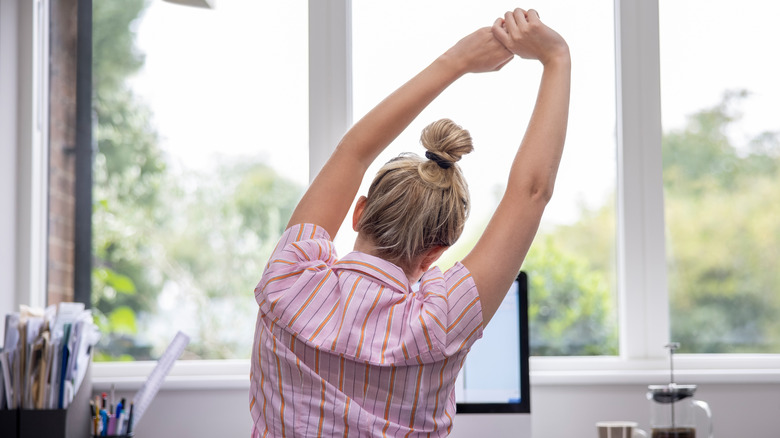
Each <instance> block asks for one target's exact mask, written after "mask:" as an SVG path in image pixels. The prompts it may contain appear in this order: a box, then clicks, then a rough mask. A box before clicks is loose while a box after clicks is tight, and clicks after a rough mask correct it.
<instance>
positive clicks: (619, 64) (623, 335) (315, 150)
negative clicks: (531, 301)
mask: <svg viewBox="0 0 780 438" xmlns="http://www.w3.org/2000/svg"><path fill="white" fill-rule="evenodd" d="M42 1H45V0H37V2H36V4H38V3H40V2H42ZM26 4H28V2H26V1H24V0H21V1H20V0H0V9H2V12H3V14H2V16H4V17H7V16H9V14H6V13H5V12H7V11H9V10H12V11H13V12H16V9H17V7H18V9H19V11H18V12H19V13H20V14H22V18H24V14H28V15H30V16H32V15H31V14H33V10H34V9H33V8H32V7H29V6H23V5H26ZM614 4H615V42H616V44H615V47H616V57H615V59H616V66H615V68H616V87H617V89H616V110H617V135H618V138H617V145H618V166H617V168H618V209H617V214H618V224H619V226H618V231H617V232H618V239H617V240H618V242H619V243H618V255H619V257H618V279H619V281H618V300H619V309H620V312H619V314H620V320H619V335H620V355H619V356H614V357H533V358H532V359H531V372H532V376H531V378H532V384H534V385H565V384H603V383H626V384H633V383H637V384H646V383H647V382H648V381H650V380H652V379H657V380H659V379H660V380H663V378H665V376H666V373H667V367H668V360H667V353H666V352H665V350H664V349H663V345H664V344H666V343H667V342H668V340H669V329H668V327H669V313H668V305H669V299H668V288H667V277H666V255H665V247H664V239H665V236H664V214H663V209H664V204H663V185H662V174H661V172H662V161H661V118H660V111H661V100H660V96H661V93H660V59H659V42H658V41H659V38H658V37H659V23H658V1H657V0H615V2H614ZM46 9H48V8H46ZM309 17H310V19H309V72H310V74H309V78H310V79H309V96H310V102H309V105H310V110H309V111H310V114H309V117H310V120H309V133H310V134H309V136H310V141H311V145H310V157H309V160H310V178H313V175H315V174H316V173H317V171H318V170H319V169H320V168H321V167H322V165H323V164H324V162H325V160H326V159H327V157H328V156H329V154H330V152H331V151H332V150H333V148H334V147H335V145H336V144H337V142H338V140H339V139H340V137H341V136H342V135H343V133H344V132H346V130H347V128H348V127H349V126H350V125H351V123H352V96H351V92H352V80H351V39H350V38H351V1H350V0H309ZM19 23H21V24H20V26H22V27H24V26H29V27H30V31H29V32H28V35H29V36H30V39H31V41H32V40H33V37H32V35H34V34H35V33H34V31H33V30H32V29H34V28H35V24H34V21H33V22H29V21H25V20H20V21H19ZM24 23H27V24H24ZM7 24H8V20H7V19H6V20H2V22H0V55H2V56H3V59H4V61H5V60H6V59H7V54H8V53H9V50H10V49H9V45H8V35H7V34H8V33H9V32H7V29H8V27H7ZM44 27H46V28H48V26H44ZM22 34H23V32H22V33H19V34H18V35H22ZM22 42H23V41H22ZM14 43H16V41H14ZM32 45H33V44H28V45H25V44H21V42H20V44H19V45H18V50H19V56H18V57H16V56H14V60H16V59H19V61H18V62H20V63H21V62H25V60H24V59H26V58H25V56H24V54H23V53H22V52H23V51H25V50H29V52H28V53H33V55H31V57H32V59H33V67H30V68H31V69H32V70H33V71H35V72H37V74H41V72H42V71H43V69H44V68H45V66H41V65H38V66H37V67H36V66H34V65H35V64H36V63H38V64H41V63H44V64H45V62H43V61H44V60H45V58H41V57H37V56H35V55H34V53H37V52H35V50H34V49H33V48H32ZM23 58H24V59H23ZM3 64H4V65H7V63H5V62H4V63H3ZM3 71H5V70H3ZM17 71H18V72H19V73H22V67H19V68H18V69H17ZM0 73H2V72H0ZM46 77H48V74H46ZM23 78H24V76H21V75H20V77H19V78H16V77H14V78H13V79H12V81H11V83H12V84H17V82H18V85H24V84H23V82H25V81H24V80H23ZM8 84H9V79H8V77H7V76H5V77H4V76H3V75H0V91H4V90H8V89H13V88H9V85H8ZM26 86H27V87H28V88H30V90H32V89H33V88H34V86H35V81H33V83H32V84H27V85H26ZM19 92H20V93H21V95H20V97H19V100H18V101H17V102H18V108H17V109H18V110H19V111H17V113H18V114H19V116H18V118H19V119H20V120H21V119H23V120H22V121H16V120H15V119H14V118H13V111H10V112H9V111H7V108H6V107H5V106H7V101H6V100H4V101H3V102H6V103H3V106H2V107H0V126H9V123H11V125H15V126H19V129H18V130H17V131H14V132H18V135H17V137H18V138H17V139H16V141H14V142H13V143H12V144H15V145H17V148H16V150H15V151H10V152H9V151H6V149H5V148H4V149H2V150H1V151H0V153H2V154H3V155H4V156H8V154H12V153H13V154H21V153H24V152H23V151H24V150H25V147H22V146H23V143H24V144H27V145H34V144H40V141H41V138H43V139H45V135H46V134H45V132H44V133H43V134H40V135H43V137H35V135H38V134H34V133H33V131H32V127H33V123H34V122H33V121H34V120H35V118H34V114H35V112H34V111H24V112H22V111H21V110H22V109H24V108H27V107H26V106H25V105H26V104H25V103H24V102H23V101H24V100H26V99H28V98H29V99H30V101H32V102H36V101H37V102H41V101H40V100H36V98H35V97H34V95H35V92H32V91H30V92H29V93H28V94H24V87H20V88H19ZM45 92H46V94H44V95H48V89H47V88H46V89H45ZM47 112H48V111H46V113H47ZM25 120H26V121H25ZM17 122H18V123H17ZM22 125H24V126H22ZM45 125H47V124H44V126H45ZM0 132H7V131H5V130H0ZM36 138H37V140H36ZM2 140H6V138H5V137H3V138H2ZM44 144H45V143H44ZM27 150H30V151H33V152H30V154H31V155H30V159H28V160H27V161H19V162H20V163H21V164H24V166H22V167H18V169H20V170H19V171H18V172H17V173H16V175H15V179H14V180H15V183H16V185H17V190H16V191H17V192H19V190H22V191H25V190H27V193H28V194H29V199H31V200H32V201H30V203H31V205H30V206H28V207H29V208H28V209H27V210H26V211H30V212H31V213H30V215H32V216H27V218H32V217H34V216H36V215H38V217H39V218H40V214H41V213H42V212H43V213H45V212H46V210H45V203H43V204H42V203H41V202H40V200H41V199H45V195H46V191H47V185H46V184H45V178H46V176H45V174H46V172H44V174H43V175H41V174H40V170H41V169H46V168H48V166H45V167H41V166H42V162H41V157H40V156H38V155H35V154H36V152H34V148H27ZM45 155H46V154H43V156H44V157H45ZM25 169H27V170H25ZM36 169H37V170H36ZM36 172H37V173H36ZM30 175H32V176H31V177H30V178H28V176H30ZM3 193H4V192H3ZM3 193H0V195H3V196H2V197H0V202H3V203H9V202H10V201H8V199H6V198H7V196H5V195H4V194H3ZM9 205H10V204H9ZM6 211H8V210H6ZM43 217H44V218H45V215H44V216H43ZM19 220H20V218H19V217H18V216H17V218H16V224H15V225H14V224H13V223H12V224H10V225H9V224H7V223H6V222H1V223H0V232H2V233H3V236H13V235H14V234H16V235H17V236H18V237H17V245H16V246H15V258H16V260H17V265H16V266H17V268H16V270H12V272H11V274H15V275H16V281H15V290H16V294H15V302H14V303H5V302H0V309H2V310H7V309H4V308H3V307H4V306H6V307H7V306H8V305H9V304H12V305H13V306H14V307H16V305H17V304H18V303H26V304H32V305H40V304H41V303H43V302H45V292H44V289H45V287H39V286H40V284H39V285H35V284H33V283H35V281H38V280H35V281H33V280H29V279H30V278H31V277H30V275H33V276H35V275H39V274H40V272H41V271H40V270H41V269H44V272H45V264H46V262H45V260H46V252H45V246H43V245H40V241H41V240H42V241H44V242H45V239H44V238H43V237H41V236H45V226H44V228H43V234H41V224H40V223H37V224H35V223H34V224H33V226H32V227H31V228H30V229H26V228H24V227H23V226H22V225H21V224H20V222H19ZM44 225H45V221H44ZM14 227H16V228H14ZM9 230H10V231H9ZM36 234H37V237H35V236H34V235H36ZM25 236H26V237H25ZM19 242H23V244H20V243H19ZM24 242H26V243H24ZM36 242H37V243H36ZM23 246H24V247H23ZM0 256H4V255H3V254H0ZM25 264H27V265H29V266H28V267H27V268H24V269H21V270H20V268H19V266H25ZM31 267H37V268H35V269H31ZM3 269H6V268H3ZM31 270H32V271H35V272H37V273H38V274H31V273H30V271H31ZM21 271H25V272H21ZM3 272H4V273H5V271H3ZM12 278H13V277H12ZM36 278H40V277H36ZM12 281H13V280H12ZM43 284H45V283H43ZM30 291H36V292H35V293H32V292H30ZM659 326H660V327H665V328H664V329H661V330H658V327H659ZM153 366H154V362H135V363H98V364H95V366H94V370H93V383H94V385H95V388H96V389H98V390H100V389H103V388H107V387H108V385H109V384H111V383H116V384H117V389H120V390H132V389H137V388H139V387H140V385H141V384H142V383H143V381H144V379H145V377H146V376H147V375H148V373H149V372H150V371H151V369H152V367H153ZM248 370H249V363H248V361H246V360H224V361H195V362H185V361H182V362H178V363H177V364H176V366H175V367H174V370H173V371H172V373H171V375H170V377H169V378H168V379H167V380H166V384H165V385H164V387H165V388H170V389H214V388H220V389H230V388H245V387H248V384H249V382H248V379H247V378H246V376H247V375H248ZM676 370H677V373H678V375H679V376H681V377H683V376H687V377H690V378H696V381H697V382H701V383H708V382H720V383H723V382H752V383H763V382H767V383H769V382H778V381H780V371H779V370H780V355H731V354H729V355H704V354H698V355H679V357H678V360H677V361H676Z"/></svg>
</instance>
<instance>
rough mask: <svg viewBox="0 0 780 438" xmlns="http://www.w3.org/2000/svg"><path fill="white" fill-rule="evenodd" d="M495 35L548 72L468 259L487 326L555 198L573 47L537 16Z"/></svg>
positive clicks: (518, 14)
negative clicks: (489, 215) (497, 199)
mask: <svg viewBox="0 0 780 438" xmlns="http://www.w3.org/2000/svg"><path fill="white" fill-rule="evenodd" d="M493 34H494V35H495V37H496V39H498V40H499V41H500V42H501V43H502V44H504V46H506V47H507V48H508V49H509V50H510V51H512V53H514V54H517V55H519V56H521V57H523V58H527V59H537V60H539V61H540V62H541V63H542V65H543V67H544V70H543V73H542V79H541V83H540V85H539V92H538V95H537V99H536V106H535V107H534V110H533V113H532V115H531V119H530V121H529V123H528V127H527V129H526V132H525V135H524V136H523V139H522V141H521V143H520V148H519V149H518V151H517V155H516V156H515V159H514V162H513V163H512V167H511V170H510V172H509V181H508V183H507V188H506V192H505V193H504V196H503V197H502V199H501V201H500V202H499V205H498V207H497V208H496V211H495V213H494V214H493V217H492V218H491V220H490V222H489V224H488V226H487V228H486V229H485V232H484V233H483V234H482V236H481V238H480V239H479V241H478V242H477V244H476V245H475V247H474V249H473V250H472V251H471V252H470V253H469V254H468V255H467V256H466V257H465V258H464V260H463V264H464V265H465V266H466V267H467V268H468V269H469V270H470V271H471V273H472V275H473V277H474V281H475V283H476V285H477V290H478V291H479V296H480V301H481V303H482V312H483V322H484V323H485V324H487V322H488V321H490V319H491V318H492V317H493V314H495V312H496V310H497V309H498V306H499V305H500V304H501V301H502V300H503V299H504V296H505V295H506V292H507V291H508V290H509V287H510V285H511V283H512V281H513V280H514V278H515V277H516V276H517V272H518V271H519V270H520V266H521V265H522V263H523V259H525V256H526V254H527V253H528V249H529V248H530V246H531V242H532V241H533V239H534V236H535V235H536V231H537V229H538V228H539V222H540V221H541V218H542V213H543V212H544V208H545V206H546V205H547V202H548V201H549V200H550V197H551V196H552V192H553V186H554V183H555V176H556V174H557V172H558V164H559V163H560V160H561V154H562V152H563V143H564V140H565V137H566V124H567V121H568V114H569V90H570V82H571V59H570V56H569V48H568V46H567V44H566V42H565V41H564V40H563V38H561V36H560V35H558V34H557V33H556V32H555V31H553V30H552V29H550V28H549V27H547V26H546V25H544V24H543V23H542V22H541V21H540V20H539V15H538V14H537V13H536V11H534V10H532V9H531V10H529V11H527V12H526V11H524V10H522V9H515V11H513V12H507V13H506V15H505V16H504V19H499V20H497V21H496V23H495V24H494V25H493Z"/></svg>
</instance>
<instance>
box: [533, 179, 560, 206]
mask: <svg viewBox="0 0 780 438" xmlns="http://www.w3.org/2000/svg"><path fill="white" fill-rule="evenodd" d="M553 189H554V187H553V184H552V183H549V184H540V185H535V186H531V188H530V189H529V194H528V196H529V197H530V198H531V200H532V201H533V202H535V203H540V204H544V205H547V203H548V202H550V199H552V195H553Z"/></svg>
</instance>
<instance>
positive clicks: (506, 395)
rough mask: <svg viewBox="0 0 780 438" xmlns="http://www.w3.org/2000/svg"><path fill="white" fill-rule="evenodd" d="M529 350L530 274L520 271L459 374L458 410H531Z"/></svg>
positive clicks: (456, 391)
mask: <svg viewBox="0 0 780 438" xmlns="http://www.w3.org/2000/svg"><path fill="white" fill-rule="evenodd" d="M528 354H529V353H528V277H527V276H526V274H525V273H524V272H520V275H518V277H517V279H516V280H515V281H514V282H513V283H512V287H511V288H510V290H509V292H508V293H507V294H506V297H505V298H504V301H503V302H502V303H501V306H500V307H499V308H498V310H497V311H496V314H495V315H494V316H493V319H491V320H490V323H489V324H488V325H487V327H486V328H485V330H484V332H483V336H482V339H480V340H478V341H477V342H476V343H475V344H474V346H472V347H471V352H470V353H469V354H468V356H466V361H465V362H464V364H463V368H462V369H461V370H460V373H459V374H458V379H457V381H456V384H455V398H456V400H457V403H458V404H457V412H458V414H468V413H527V412H531V403H530V388H529V373H528Z"/></svg>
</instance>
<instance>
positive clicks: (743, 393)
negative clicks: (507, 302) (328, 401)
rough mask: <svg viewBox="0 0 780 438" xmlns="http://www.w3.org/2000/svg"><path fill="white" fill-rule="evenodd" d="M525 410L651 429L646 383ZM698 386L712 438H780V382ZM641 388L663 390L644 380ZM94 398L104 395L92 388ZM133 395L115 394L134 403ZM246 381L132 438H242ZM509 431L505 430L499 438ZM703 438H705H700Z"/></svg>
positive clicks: (167, 412) (150, 423)
mask: <svg viewBox="0 0 780 438" xmlns="http://www.w3.org/2000/svg"><path fill="white" fill-rule="evenodd" d="M533 380H535V379H533V377H532V390H531V404H532V411H533V437H534V438H566V437H586V438H587V437H594V438H595V437H596V431H595V426H594V424H595V423H596V422H597V421H603V420H632V421H637V422H638V423H639V424H640V427H642V428H645V429H647V428H648V427H649V424H648V421H649V415H650V407H649V402H648V401H647V400H646V398H645V391H646V388H647V386H646V384H644V383H629V384H596V385H593V384H564V385H560V384H551V383H545V384H534V383H533ZM773 380H774V379H768V380H767V381H764V382H751V383H739V382H726V383H702V384H699V391H698V393H697V397H698V398H699V399H701V400H704V401H707V402H708V403H709V404H710V407H711V409H712V411H713V418H714V425H715V436H717V437H744V436H757V437H758V436H760V437H777V436H780V431H778V426H780V382H777V381H773ZM647 383H662V382H658V381H649V382H647ZM94 389H95V390H96V391H97V392H100V391H103V390H107V389H108V388H107V386H106V385H105V384H102V383H101V384H96V385H95V387H94ZM133 392H134V391H125V392H121V391H120V392H117V395H118V396H124V397H132V394H133ZM247 394H248V382H247V385H246V387H244V388H232V389H217V388H214V389H181V388H179V389H165V388H163V390H161V391H160V393H158V395H157V397H156V398H155V399H154V401H153V402H152V404H151V405H150V407H149V410H148V411H147V413H146V414H145V415H144V417H143V419H142V420H141V422H140V423H139V425H138V428H137V434H136V436H142V437H144V438H158V437H159V438H167V437H172V436H187V437H192V438H198V437H204V438H205V437H215V436H230V437H240V436H248V435H249V430H250V427H251V419H250V415H249V401H248V395H247ZM513 432H514V431H512V430H507V431H506V435H505V436H512V434H513ZM699 436H700V438H702V437H703V438H706V436H705V435H703V434H702V435H699Z"/></svg>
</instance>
